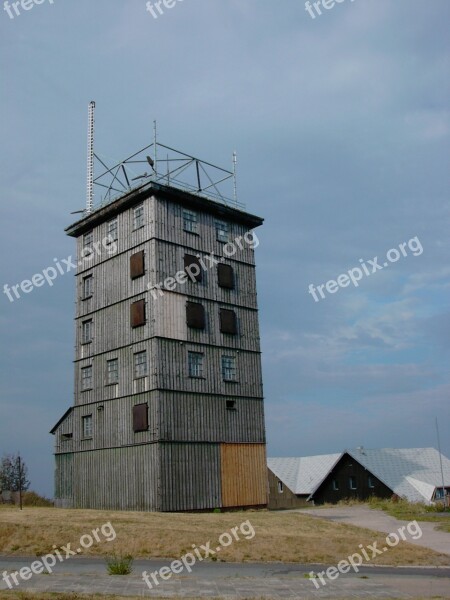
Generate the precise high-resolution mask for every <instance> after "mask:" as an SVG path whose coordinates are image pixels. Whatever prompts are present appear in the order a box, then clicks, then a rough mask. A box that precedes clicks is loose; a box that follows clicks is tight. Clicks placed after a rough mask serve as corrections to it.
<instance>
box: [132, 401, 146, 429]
mask: <svg viewBox="0 0 450 600" xmlns="http://www.w3.org/2000/svg"><path fill="white" fill-rule="evenodd" d="M147 430H148V404H147V403H145V404H136V406H133V431H134V433H137V432H138V431H147Z"/></svg>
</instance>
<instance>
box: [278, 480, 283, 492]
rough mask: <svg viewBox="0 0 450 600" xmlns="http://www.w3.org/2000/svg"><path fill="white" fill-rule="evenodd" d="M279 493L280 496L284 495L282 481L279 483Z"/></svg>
mask: <svg viewBox="0 0 450 600" xmlns="http://www.w3.org/2000/svg"><path fill="white" fill-rule="evenodd" d="M278 493H279V494H282V493H283V482H282V481H278Z"/></svg>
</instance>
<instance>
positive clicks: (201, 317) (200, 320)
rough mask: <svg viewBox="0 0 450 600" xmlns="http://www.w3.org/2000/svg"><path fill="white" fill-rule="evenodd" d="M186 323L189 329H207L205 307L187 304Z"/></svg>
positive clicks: (193, 303)
mask: <svg viewBox="0 0 450 600" xmlns="http://www.w3.org/2000/svg"><path fill="white" fill-rule="evenodd" d="M186 322H187V324H188V327H193V328H194V329H205V307H204V306H203V305H202V304H198V302H187V303H186Z"/></svg>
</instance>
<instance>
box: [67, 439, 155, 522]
mask: <svg viewBox="0 0 450 600" xmlns="http://www.w3.org/2000/svg"><path fill="white" fill-rule="evenodd" d="M158 479H159V453H158V450H157V445H156V444H145V445H141V446H133V447H128V448H112V449H107V450H96V451H94V452H78V453H76V454H74V456H73V492H74V495H73V505H74V508H93V509H98V510H143V511H145V510H148V511H155V510H159V504H158V485H159V484H158Z"/></svg>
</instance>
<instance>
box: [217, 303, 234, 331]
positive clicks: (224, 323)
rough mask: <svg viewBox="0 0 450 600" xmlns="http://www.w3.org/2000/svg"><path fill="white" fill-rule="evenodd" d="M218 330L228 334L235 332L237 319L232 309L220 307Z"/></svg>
mask: <svg viewBox="0 0 450 600" xmlns="http://www.w3.org/2000/svg"><path fill="white" fill-rule="evenodd" d="M220 331H221V332H222V333H229V334H230V335H236V334H237V319H236V313H235V312H234V310H228V309H226V308H221V309H220Z"/></svg>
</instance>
